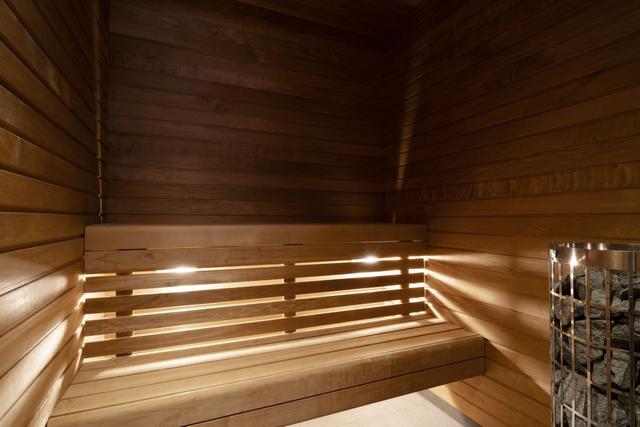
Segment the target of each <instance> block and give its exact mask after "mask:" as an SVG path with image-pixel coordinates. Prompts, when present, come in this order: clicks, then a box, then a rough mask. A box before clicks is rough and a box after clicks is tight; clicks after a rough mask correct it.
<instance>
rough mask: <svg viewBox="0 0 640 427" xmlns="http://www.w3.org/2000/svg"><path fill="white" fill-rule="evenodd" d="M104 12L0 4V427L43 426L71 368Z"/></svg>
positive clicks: (93, 176) (94, 167) (9, 0)
mask: <svg viewBox="0 0 640 427" xmlns="http://www.w3.org/2000/svg"><path fill="white" fill-rule="evenodd" d="M104 6H105V5H104V4H101V3H98V1H91V2H87V1H82V0H3V1H1V2H0V64H1V65H0V355H1V357H0V426H11V427H13V426H22V425H27V424H29V425H34V426H39V425H44V424H45V423H46V420H47V418H48V415H49V413H50V411H51V409H52V407H53V405H54V404H55V403H56V400H57V398H58V397H59V396H61V394H62V392H63V391H64V388H65V387H66V384H67V383H68V382H69V381H70V380H71V377H72V376H73V374H74V373H75V370H76V369H77V367H78V364H79V361H80V343H81V335H80V329H79V327H80V323H81V314H82V313H81V309H80V307H79V304H80V301H81V294H82V291H81V286H80V277H81V275H82V254H83V239H82V236H83V233H84V226H85V224H90V223H95V222H96V221H97V219H98V210H99V202H98V191H99V184H98V164H97V160H96V159H97V156H98V152H99V145H100V139H101V132H102V130H101V129H102V121H101V120H102V117H103V116H104V112H103V106H102V104H101V98H102V94H104V93H105V90H106V87H104V86H103V85H102V83H101V81H102V79H103V75H104V74H103V73H104V71H105V70H104V69H101V68H100V64H101V63H102V62H104V60H105V56H104V54H105V53H106V47H105V45H104V37H103V34H104V33H105V29H106V28H105V25H104V21H103V20H102V17H105V16H106V14H105V11H104Z"/></svg>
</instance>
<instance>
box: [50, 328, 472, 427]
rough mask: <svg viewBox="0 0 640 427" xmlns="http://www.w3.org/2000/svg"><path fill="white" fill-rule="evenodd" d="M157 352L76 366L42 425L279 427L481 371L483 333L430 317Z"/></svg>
mask: <svg viewBox="0 0 640 427" xmlns="http://www.w3.org/2000/svg"><path fill="white" fill-rule="evenodd" d="M165 353H167V354H165ZM165 353H163V352H160V353H152V354H140V355H138V356H135V355H134V356H129V357H122V358H111V359H108V360H101V359H95V360H89V361H87V362H85V364H84V365H83V366H82V368H81V369H80V371H79V373H78V375H77V376H76V377H75V378H74V380H73V382H72V384H71V385H70V387H69V388H68V389H67V391H66V393H65V395H64V397H63V399H62V400H61V401H60V402H59V403H58V405H57V406H56V408H55V411H54V413H53V415H52V417H51V418H50V420H49V426H50V427H58V426H123V425H126V426H182V425H198V426H249V425H250V426H275V425H286V424H290V423H294V422H298V421H303V420H306V419H310V418H315V417H319V416H322V415H326V414H329V413H333V412H337V411H342V410H346V409H349V408H353V407H356V406H361V405H365V404H368V403H372V402H375V401H379V400H383V399H388V398H391V397H395V396H399V395H403V394H407V393H411V392H414V391H417V390H422V389H426V388H430V387H434V386H438V385H441V384H446V383H450V382H453V381H458V380H461V379H464V378H468V377H472V376H476V375H481V374H482V373H483V372H484V341H483V339H482V338H481V337H480V336H479V335H476V334H473V333H470V332H467V331H465V330H463V329H460V328H459V327H457V326H455V325H452V324H450V323H446V322H443V321H441V320H438V319H433V318H431V319H418V320H408V321H404V322H401V323H394V324H388V325H382V326H377V327H370V328H364V329H357V330H350V331H349V330H347V331H344V332H334V333H330V334H324V335H315V336H306V337H305V336H303V335H302V336H301V337H300V335H298V336H296V335H295V334H293V335H291V339H289V340H286V341H280V342H272V343H266V344H261V345H252V346H249V347H244V348H235V349H231V350H226V351H225V350H220V348H217V347H214V348H209V347H206V346H205V347H201V348H195V349H183V350H180V351H177V352H175V351H174V352H165Z"/></svg>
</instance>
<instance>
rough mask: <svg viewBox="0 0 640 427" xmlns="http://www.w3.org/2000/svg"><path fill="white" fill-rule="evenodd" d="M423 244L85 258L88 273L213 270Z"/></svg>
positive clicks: (397, 251)
mask: <svg viewBox="0 0 640 427" xmlns="http://www.w3.org/2000/svg"><path fill="white" fill-rule="evenodd" d="M424 251H425V244H424V242H389V243H338V244H321V245H300V246H297V245H282V246H276V245H270V246H253V247H250V246H247V247H231V248H225V247H214V248H184V249H149V250H135V249H132V250H127V251H94V252H87V253H86V255H85V270H86V271H87V272H88V273H107V272H108V273H111V272H131V271H145V270H158V269H167V268H175V267H178V266H183V265H187V266H193V267H216V266H229V265H243V264H244V265H260V264H278V263H282V262H284V261H286V262H314V261H329V260H344V259H347V260H348V259H360V258H364V257H367V256H370V255H374V256H377V257H380V258H384V257H396V256H409V255H417V256H419V255H422V254H423V253H424Z"/></svg>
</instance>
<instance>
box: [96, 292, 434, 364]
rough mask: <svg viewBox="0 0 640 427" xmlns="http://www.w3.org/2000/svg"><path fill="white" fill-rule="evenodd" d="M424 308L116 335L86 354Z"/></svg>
mask: <svg viewBox="0 0 640 427" xmlns="http://www.w3.org/2000/svg"><path fill="white" fill-rule="evenodd" d="M420 311H424V303H423V302H417V303H410V304H395V305H389V306H383V307H375V308H365V309H360V310H346V311H342V312H335V313H325V314H315V315H307V316H297V317H290V318H282V319H275V320H265V321H259V322H249V323H244V324H238V325H229V326H218V327H214V328H203V329H196V330H190V331H180V332H168V333H162V334H154V335H144V336H133V337H127V338H116V339H112V340H106V341H99V342H90V343H87V344H85V350H84V351H85V356H86V357H95V356H102V355H106V354H114V353H120V352H130V351H141V350H146V349H149V348H158V347H166V346H177V345H182V344H189V343H194V342H203V341H211V340H216V339H223V338H229V337H238V336H248V335H256V334H260V333H267V332H275V331H283V330H286V329H301V328H304V327H312V326H321V325H327V324H332V323H341V322H350V321H354V320H363V319H371V318H374V317H383V316H391V315H396V314H403V313H412V312H420Z"/></svg>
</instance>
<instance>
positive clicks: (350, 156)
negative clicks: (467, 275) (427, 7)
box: [104, 0, 410, 223]
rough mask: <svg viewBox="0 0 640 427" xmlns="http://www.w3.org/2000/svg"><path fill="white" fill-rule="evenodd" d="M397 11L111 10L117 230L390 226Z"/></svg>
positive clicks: (132, 5)
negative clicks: (385, 73)
mask: <svg viewBox="0 0 640 427" xmlns="http://www.w3.org/2000/svg"><path fill="white" fill-rule="evenodd" d="M389 3H390V4H392V5H393V7H392V8H391V10H390V11H389V10H387V9H388V7H387V8H385V7H380V6H374V5H369V4H367V5H364V4H354V5H347V4H344V5H340V4H337V3H332V4H331V5H326V6H324V5H320V4H315V3H313V4H311V3H305V4H301V5H296V6H292V8H289V7H286V8H284V9H283V8H281V7H274V4H275V3H272V2H258V3H253V2H248V3H247V2H226V3H225V4H224V6H222V5H220V7H218V6H216V7H214V6H213V5H208V4H206V2H197V3H187V2H178V1H168V2H162V3H160V4H158V3H157V2H152V1H149V0H136V1H134V2H124V1H121V0H114V1H113V2H112V7H111V17H110V32H111V33H110V50H111V67H110V69H109V76H110V83H111V87H110V91H109V109H110V115H109V153H108V157H107V163H108V167H107V168H106V187H105V204H104V209H105V212H106V218H107V221H109V222H138V223H158V222H165V223H246V222H277V221H279V222H314V221H335V222H353V221H365V222H366V221H372V220H380V219H382V218H384V216H385V213H384V199H383V196H382V192H383V184H384V177H383V176H382V175H381V174H380V170H381V169H382V168H383V167H384V161H385V148H384V130H385V128H386V124H385V123H384V118H385V110H386V107H387V106H386V102H385V94H384V92H383V91H382V89H381V87H382V85H381V83H380V81H381V80H380V79H381V74H382V72H381V71H382V67H381V64H382V62H383V61H384V49H383V44H382V43H381V42H380V41H379V40H376V37H378V36H379V33H378V32H377V31H373V34H363V33H362V32H361V31H359V30H358V28H359V25H364V22H367V23H368V24H367V25H374V24H373V23H374V22H375V25H376V26H378V25H382V27H383V28H388V26H391V25H393V22H399V20H401V19H403V18H404V16H406V14H407V12H408V11H409V10H410V8H409V7H407V6H403V5H397V4H395V3H391V2H389ZM352 10H353V11H360V12H359V13H360V14H359V15H358V16H359V17H354V16H352V15H351V14H350V12H349V11H352ZM296 11H297V12H296ZM347 16H348V18H347ZM376 17H377V19H376ZM382 17H384V19H381V18H382ZM391 17H393V20H391ZM354 19H355V21H354ZM360 19H363V20H364V21H363V22H362V23H360V21H359V20H360ZM351 23H353V24H354V25H351ZM376 26H374V27H370V26H369V27H367V28H377V27H376ZM136 189H139V190H138V191H135V190H136ZM374 194H375V195H374Z"/></svg>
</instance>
